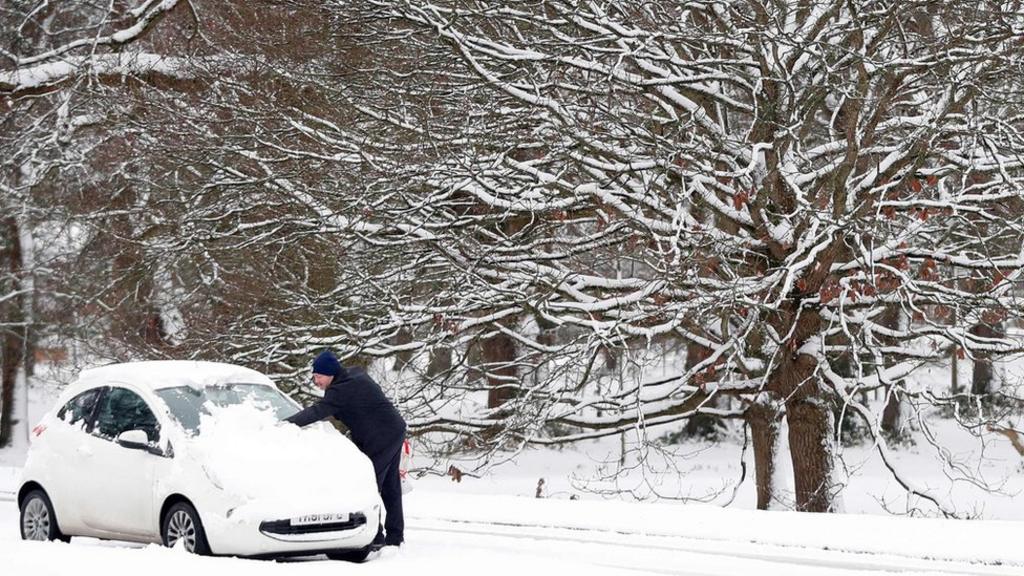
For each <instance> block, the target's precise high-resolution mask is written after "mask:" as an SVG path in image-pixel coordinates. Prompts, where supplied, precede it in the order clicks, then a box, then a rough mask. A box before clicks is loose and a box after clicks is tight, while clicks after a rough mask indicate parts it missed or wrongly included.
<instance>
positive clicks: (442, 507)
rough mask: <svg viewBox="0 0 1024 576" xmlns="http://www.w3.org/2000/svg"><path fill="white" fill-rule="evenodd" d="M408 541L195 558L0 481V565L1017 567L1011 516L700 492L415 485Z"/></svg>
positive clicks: (105, 568) (53, 571)
mask: <svg viewBox="0 0 1024 576" xmlns="http://www.w3.org/2000/svg"><path fill="white" fill-rule="evenodd" d="M407 508H408V509H409V512H408V514H409V516H408V528H407V538H408V544H407V545H406V546H405V547H403V548H402V549H401V550H398V551H391V550H388V551H387V553H385V554H384V555H383V556H381V557H378V558H375V559H373V560H371V561H370V562H368V563H366V564H362V565H352V564H345V563H338V562H331V561H329V560H323V559H311V560H303V561H289V562H268V561H257V560H245V559H237V558H200V557H194V556H191V555H188V554H185V553H183V552H181V551H178V550H167V549H164V548H161V547H158V546H137V545H131V544H121V543H111V542H100V541H97V540H93V539H84V538H78V539H75V540H73V541H72V543H71V544H70V545H67V544H61V543H36V542H22V541H20V540H19V537H18V511H17V508H16V506H15V504H14V502H13V501H12V500H11V499H10V497H9V496H6V497H5V495H3V494H0V567H2V569H0V572H2V573H3V574H5V575H7V574H10V575H14V576H22V575H24V576H36V575H38V576H49V575H60V576H64V575H69V576H70V575H72V574H74V575H78V574H81V573H82V569H83V568H87V572H91V570H92V569H98V570H102V573H103V574H104V575H105V576H117V575H122V574H123V575H125V576H127V575H137V574H140V573H145V574H147V575H161V574H174V575H176V576H180V575H181V574H182V573H190V572H191V573H201V574H205V573H208V572H214V571H216V572H217V573H219V574H223V575H225V576H232V575H234V574H245V575H246V576H249V575H257V576H258V575H261V574H267V575H286V574H287V575H292V574H296V575H311V576H315V575H319V574H337V573H351V574H374V575H382V576H391V575H399V574H400V575H402V576H411V575H422V574H475V573H478V572H484V573H488V574H517V575H522V574H528V573H529V572H530V571H534V572H536V573H538V574H551V573H562V574H576V573H586V574H588V575H590V574H594V575H603V574H634V575H640V574H677V575H714V576H743V575H751V576H772V575H780V576H781V575H785V576H819V575H821V574H834V575H839V576H846V575H864V574H874V575H877V574H885V573H903V574H929V575H951V574H966V575H977V576H985V575H1007V576H1009V575H1016V576H1019V575H1020V574H1024V553H1022V552H1021V551H1020V550H1019V549H1018V547H1016V546H1015V543H1016V542H1017V541H1018V540H1019V538H1018V536H1017V534H1019V524H1018V523H1013V522H956V521H947V520H914V519H907V518H886V517H867V516H856V515H830V516H825V515H807V514H795V513H765V512H751V511H742V510H735V511H734V510H722V509H717V508H713V507H701V506H673V505H660V504H632V503H623V502H602V501H586V502H583V501H565V500H561V501H559V500H536V499H529V498H511V497H497V496H494V497H491V496H463V495H457V494H451V493H431V492H426V491H417V492H414V493H413V494H412V495H410V498H409V499H408V504H407Z"/></svg>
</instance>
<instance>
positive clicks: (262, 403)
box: [156, 384, 299, 432]
mask: <svg viewBox="0 0 1024 576" xmlns="http://www.w3.org/2000/svg"><path fill="white" fill-rule="evenodd" d="M156 395H157V396H159V397H160V398H161V399H162V400H163V401H164V403H165V404H167V408H168V410H169V412H170V413H171V416H173V417H174V419H175V420H176V421H177V422H178V423H179V424H181V426H182V428H184V429H185V430H187V431H189V432H198V431H199V422H200V420H201V419H202V415H203V414H209V413H210V407H212V406H219V407H227V406H237V405H239V404H243V403H245V402H251V403H252V405H253V406H255V407H257V408H260V409H264V410H270V411H271V412H273V413H274V415H275V416H277V417H278V418H280V419H283V418H287V417H288V416H291V415H292V414H295V413H296V412H298V411H299V407H298V405H296V404H295V403H294V402H292V401H291V400H290V399H289V398H288V397H287V396H285V395H284V394H281V392H280V391H279V390H278V389H277V388H275V387H274V386H268V385H266V384H223V385H218V386H204V387H201V388H193V387H190V386H178V387H176V388H164V389H161V390H157V391H156Z"/></svg>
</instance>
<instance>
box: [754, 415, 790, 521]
mask: <svg viewBox="0 0 1024 576" xmlns="http://www.w3.org/2000/svg"><path fill="white" fill-rule="evenodd" d="M762 396H764V395H762ZM764 400H767V399H764V398H759V399H758V401H756V402H754V403H753V404H751V405H750V407H749V408H748V409H747V413H746V418H747V424H749V425H750V433H751V436H752V437H753V441H754V477H755V481H756V484H757V509H758V510H768V508H769V507H770V506H771V503H772V500H773V499H774V498H775V495H776V493H777V491H778V489H779V487H778V486H776V485H775V466H776V460H777V458H778V449H779V424H780V422H781V418H782V414H781V413H780V412H779V410H778V408H776V405H775V404H774V403H773V402H770V401H764Z"/></svg>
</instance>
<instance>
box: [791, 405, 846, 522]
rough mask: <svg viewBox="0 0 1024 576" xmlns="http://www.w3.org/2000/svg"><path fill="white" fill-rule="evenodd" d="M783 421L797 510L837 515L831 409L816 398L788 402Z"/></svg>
mask: <svg viewBox="0 0 1024 576" xmlns="http://www.w3.org/2000/svg"><path fill="white" fill-rule="evenodd" d="M786 421H787V422H788V423H789V451H790V453H791V454H792V458H793V478H794V481H795V483H796V486H795V488H796V507H797V510H799V511H801V512H837V511H838V510H837V506H836V505H835V502H836V496H837V495H838V487H837V486H835V485H834V483H833V479H832V473H833V468H834V466H835V462H834V459H835V454H834V452H833V446H834V441H833V439H832V438H833V434H834V430H835V417H834V415H833V414H832V409H831V407H830V406H829V405H828V403H827V402H823V401H822V400H821V399H820V398H816V397H808V398H805V399H802V400H798V401H795V402H789V403H787V404H786Z"/></svg>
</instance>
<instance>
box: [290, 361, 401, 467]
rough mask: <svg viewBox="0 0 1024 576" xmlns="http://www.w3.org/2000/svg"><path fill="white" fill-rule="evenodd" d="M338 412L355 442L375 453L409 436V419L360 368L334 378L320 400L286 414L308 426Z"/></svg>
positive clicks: (291, 420)
mask: <svg viewBox="0 0 1024 576" xmlns="http://www.w3.org/2000/svg"><path fill="white" fill-rule="evenodd" d="M330 416H334V417H335V418H337V419H338V420H341V422H342V423H343V424H344V425H345V426H347V427H348V429H349V430H350V431H351V432H352V442H353V443H355V445H356V446H357V447H358V448H359V449H360V450H361V451H362V452H363V453H364V454H367V455H369V456H371V457H373V456H374V455H376V454H379V453H381V452H383V451H385V450H387V449H388V448H390V447H393V446H394V445H395V444H397V443H399V442H401V441H402V439H403V438H404V437H405V420H403V419H402V415H401V414H399V413H398V410H397V409H395V405H394V404H392V403H391V401H390V400H388V398H387V396H385V395H384V392H382V391H381V389H380V386H379V385H378V384H377V383H376V382H374V381H373V378H370V376H369V375H368V374H366V372H364V371H363V370H361V369H359V368H354V369H351V370H346V369H344V368H342V370H341V373H339V374H338V375H337V376H335V377H334V379H333V380H331V384H330V386H328V387H327V390H325V391H324V397H323V399H322V400H319V401H318V402H317V403H316V404H313V405H312V406H310V407H308V408H306V409H304V410H302V411H300V412H298V413H297V414H294V415H292V416H289V417H288V418H286V420H287V421H288V422H291V423H293V424H297V425H299V426H306V425H307V424H312V423H313V422H319V421H320V420H323V419H325V418H327V417H330Z"/></svg>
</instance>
